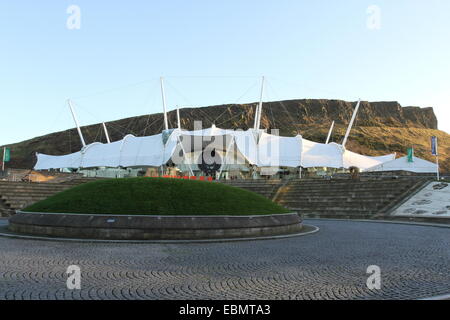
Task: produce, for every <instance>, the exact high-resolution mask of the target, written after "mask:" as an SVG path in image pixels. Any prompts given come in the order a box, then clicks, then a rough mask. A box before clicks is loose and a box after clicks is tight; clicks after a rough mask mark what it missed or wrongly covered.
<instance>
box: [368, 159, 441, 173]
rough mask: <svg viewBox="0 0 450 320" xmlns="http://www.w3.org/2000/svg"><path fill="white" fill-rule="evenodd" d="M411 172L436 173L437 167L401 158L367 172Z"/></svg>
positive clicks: (430, 163) (432, 164) (433, 164)
mask: <svg viewBox="0 0 450 320" xmlns="http://www.w3.org/2000/svg"><path fill="white" fill-rule="evenodd" d="M400 170H402V171H410V172H416V173H435V172H437V165H436V164H435V163H433V162H430V161H427V160H423V159H420V158H417V157H413V162H408V157H407V156H405V157H401V158H398V159H395V160H392V161H388V162H384V163H381V164H378V165H376V166H374V167H371V168H368V169H367V170H366V171H400Z"/></svg>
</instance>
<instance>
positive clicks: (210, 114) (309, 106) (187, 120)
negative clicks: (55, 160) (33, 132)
mask: <svg viewBox="0 0 450 320" xmlns="http://www.w3.org/2000/svg"><path fill="white" fill-rule="evenodd" d="M355 105H356V103H355V102H346V101H342V100H323V99H320V100H310V99H308V100H288V101H276V102H267V103H264V105H263V112H262V118H261V126H262V127H263V128H264V129H269V130H270V129H279V130H280V134H281V135H287V136H289V135H291V136H292V135H296V134H301V135H302V136H303V137H305V138H306V139H311V140H314V141H317V142H325V139H326V135H327V133H328V129H329V127H330V124H331V122H332V121H333V120H334V121H335V122H336V126H335V130H334V133H333V136H332V141H336V142H341V141H342V138H343V136H344V134H345V129H346V126H347V125H348V122H349V121H350V119H351V116H352V113H353V110H354V108H355ZM255 106H256V103H251V104H242V105H237V104H234V105H220V106H211V107H203V108H185V109H180V115H181V125H182V128H183V129H188V130H193V128H194V120H195V121H202V126H203V128H207V127H210V126H211V125H212V124H213V123H214V124H215V125H216V126H217V127H220V128H225V129H239V128H240V129H244V130H245V129H248V128H251V127H253V123H254V113H255ZM168 118H169V126H170V127H175V126H176V112H175V111H172V112H170V113H169V114H168ZM106 125H107V127H108V131H109V133H110V136H111V139H112V140H113V141H115V140H120V139H122V138H123V137H124V136H125V135H126V134H134V135H135V136H144V135H151V134H156V133H160V132H161V130H162V129H163V115H162V114H161V113H158V114H152V115H144V116H138V117H132V118H126V119H121V120H117V121H112V122H109V123H107V124H106ZM82 131H83V135H84V137H85V140H86V143H92V142H95V141H99V142H106V137H105V136H104V133H103V129H102V126H101V124H96V125H91V126H86V127H82ZM432 135H436V136H438V137H439V149H440V153H441V166H442V167H443V169H444V170H446V171H450V163H449V158H450V136H449V135H448V134H447V133H445V132H442V131H439V130H437V119H436V116H435V114H434V112H433V109H432V108H419V107H402V106H401V105H400V104H399V103H398V102H362V104H361V106H360V109H359V113H358V116H357V118H356V121H355V124H354V127H353V129H352V132H351V134H350V137H349V141H348V145H347V147H348V148H349V149H350V150H352V151H356V152H361V153H363V154H367V155H381V154H386V153H390V152H398V153H399V154H404V153H405V151H406V149H407V148H408V147H411V146H413V147H415V151H416V155H418V156H419V157H422V158H425V159H429V160H432V159H433V158H432V157H431V155H430V152H429V149H430V148H429V139H430V136H432ZM9 147H11V151H12V153H11V155H12V157H11V162H10V163H9V167H13V168H31V167H33V165H34V163H35V161H36V159H35V155H34V154H35V152H40V153H45V154H53V155H61V154H67V153H71V152H75V151H79V150H80V149H81V143H80V140H79V138H78V134H77V131H76V129H70V130H67V131H62V132H56V133H52V134H48V135H45V136H41V137H36V138H34V139H30V140H27V141H23V142H20V143H16V144H13V145H10V146H9Z"/></svg>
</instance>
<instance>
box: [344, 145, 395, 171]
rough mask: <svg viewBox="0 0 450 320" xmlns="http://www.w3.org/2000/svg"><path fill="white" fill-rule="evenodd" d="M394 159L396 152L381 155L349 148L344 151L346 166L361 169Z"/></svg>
mask: <svg viewBox="0 0 450 320" xmlns="http://www.w3.org/2000/svg"><path fill="white" fill-rule="evenodd" d="M394 159H395V153H393V154H389V155H385V156H380V157H370V156H364V155H362V154H359V153H356V152H352V151H349V150H345V151H344V153H343V163H344V168H350V167H358V168H359V169H361V171H365V170H367V169H368V168H371V167H373V166H376V165H379V164H382V163H385V162H387V161H392V160H394Z"/></svg>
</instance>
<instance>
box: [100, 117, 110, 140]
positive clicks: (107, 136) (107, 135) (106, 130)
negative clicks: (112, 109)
mask: <svg viewBox="0 0 450 320" xmlns="http://www.w3.org/2000/svg"><path fill="white" fill-rule="evenodd" d="M102 125H103V131H105V136H106V141H107V142H108V143H111V139H109V133H108V129H106V124H105V123H104V122H102Z"/></svg>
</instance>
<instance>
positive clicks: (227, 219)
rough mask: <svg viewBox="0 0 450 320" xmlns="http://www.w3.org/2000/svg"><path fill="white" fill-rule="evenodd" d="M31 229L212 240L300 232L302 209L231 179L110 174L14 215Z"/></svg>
mask: <svg viewBox="0 0 450 320" xmlns="http://www.w3.org/2000/svg"><path fill="white" fill-rule="evenodd" d="M9 229H10V231H13V232H16V233H22V234H28V235H39V236H50V237H64V238H80V239H105V240H206V239H229V238H248V237H251V238H255V237H256V238H257V237H267V236H278V235H289V234H296V233H299V232H301V230H302V221H301V219H300V217H299V215H298V214H297V213H292V212H290V211H289V210H288V209H286V208H284V207H282V206H280V205H278V204H276V203H274V202H272V201H270V200H269V199H267V198H265V197H263V196H261V195H258V194H255V193H253V192H250V191H247V190H243V189H240V188H236V187H232V186H229V185H225V184H221V183H215V182H205V181H192V180H179V179H164V178H125V179H104V180H99V181H94V182H89V183H85V184H82V185H78V186H75V187H73V188H71V189H68V190H65V191H63V192H60V193H58V194H55V195H53V196H51V197H49V198H47V199H45V200H43V201H40V202H37V203H35V204H33V205H31V206H29V207H27V208H25V209H23V210H22V211H18V212H17V214H16V215H14V216H13V217H11V218H10V219H9Z"/></svg>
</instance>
